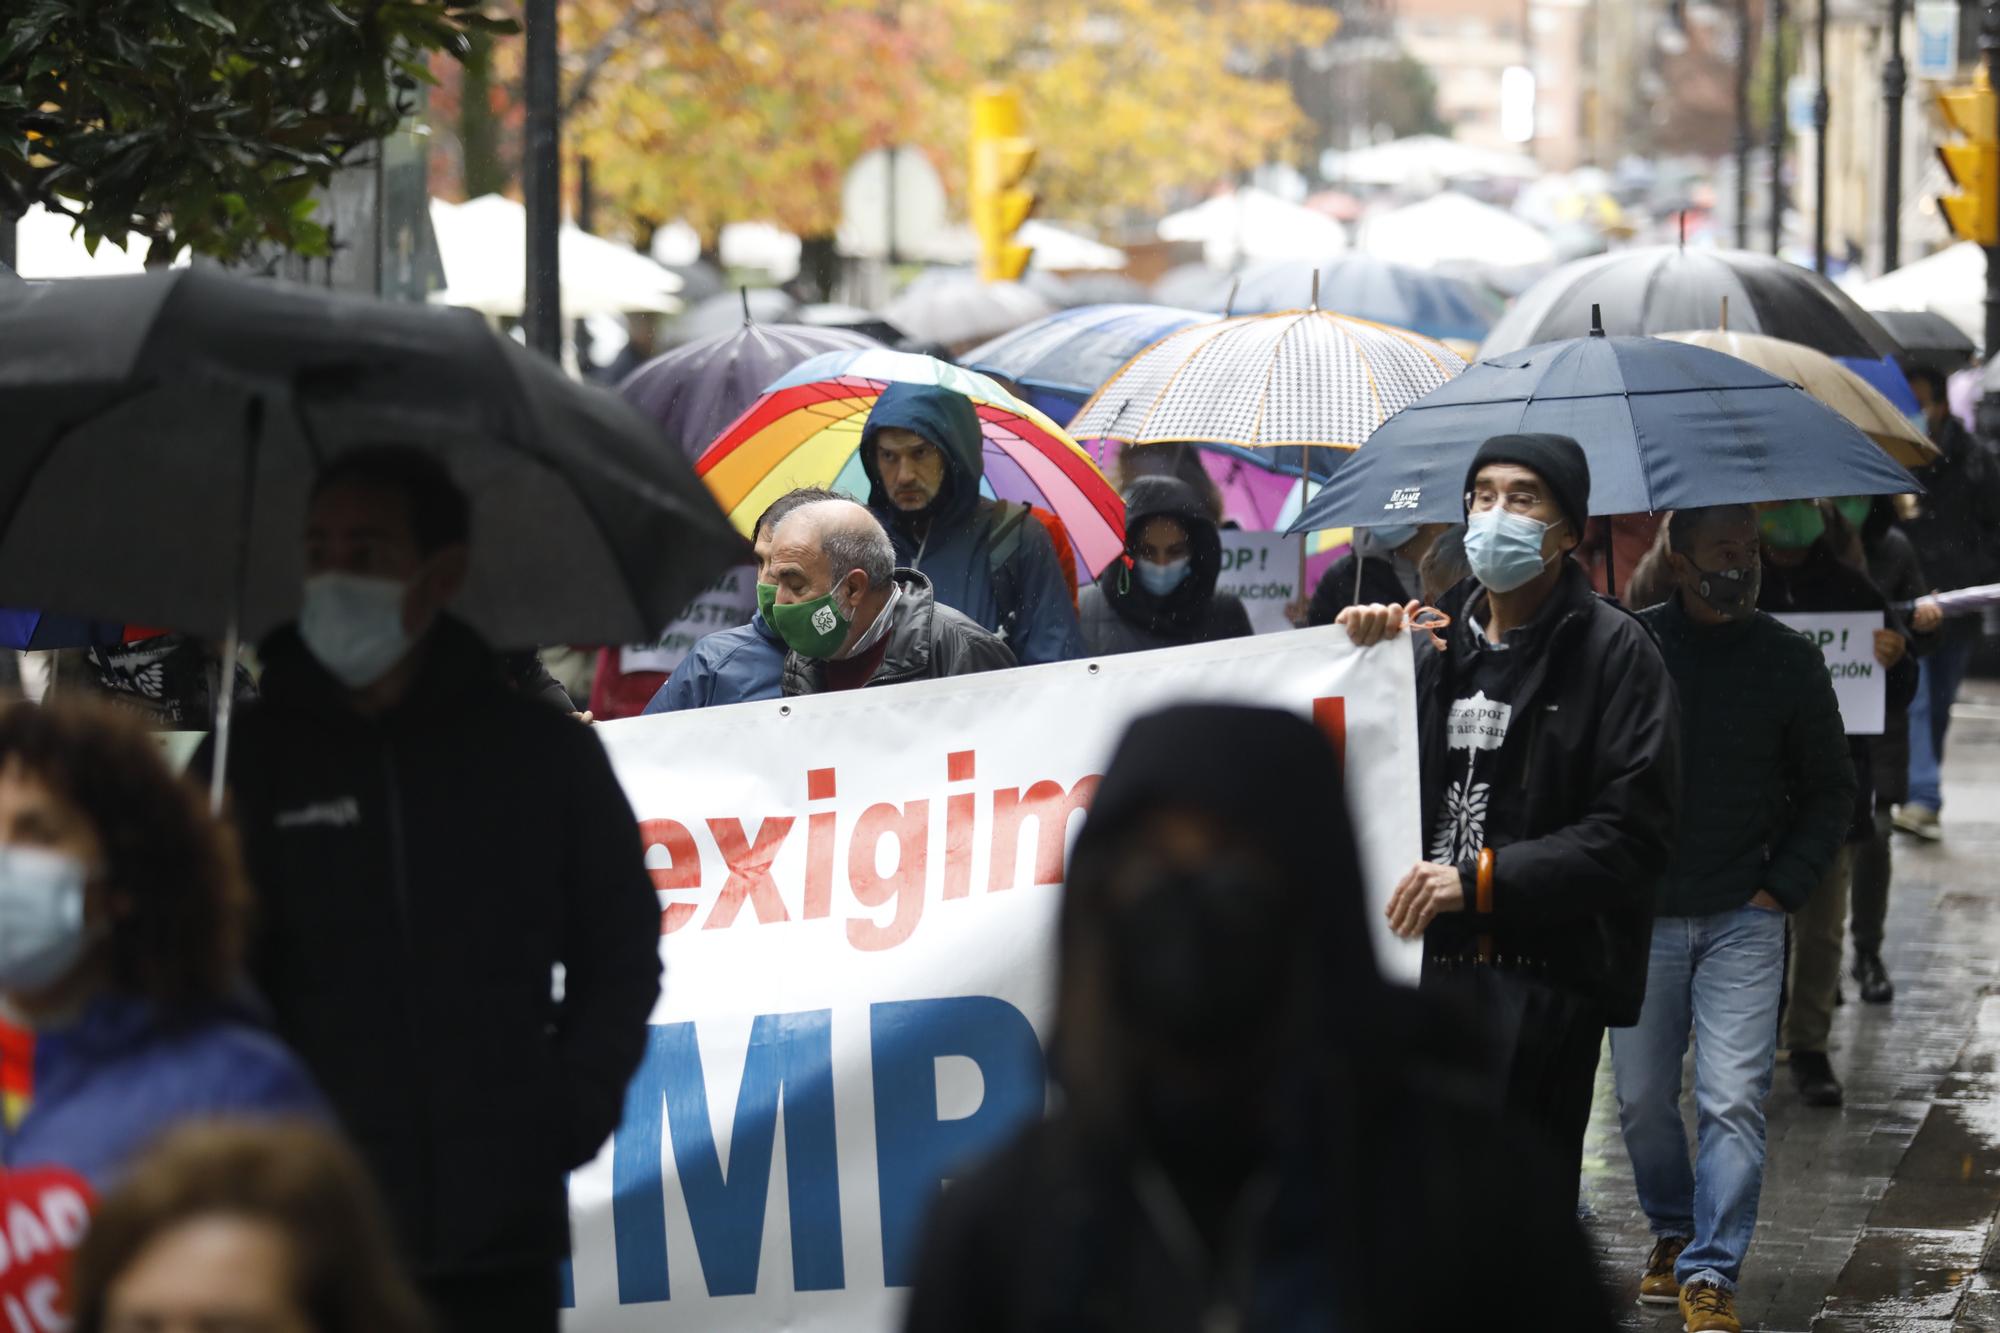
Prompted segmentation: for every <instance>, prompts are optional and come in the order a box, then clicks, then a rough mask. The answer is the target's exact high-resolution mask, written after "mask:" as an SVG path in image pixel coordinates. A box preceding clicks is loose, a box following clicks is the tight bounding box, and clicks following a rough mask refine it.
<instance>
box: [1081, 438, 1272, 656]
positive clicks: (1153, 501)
mask: <svg viewBox="0 0 2000 1333" xmlns="http://www.w3.org/2000/svg"><path fill="white" fill-rule="evenodd" d="M1152 518H1170V519H1172V520H1173V521H1174V522H1176V523H1178V524H1180V525H1181V527H1182V528H1183V529H1184V530H1185V531H1186V532H1187V534H1188V548H1189V549H1188V562H1189V563H1188V574H1187V578H1186V579H1184V580H1183V581H1182V582H1181V585H1180V586H1179V587H1178V588H1175V589H1174V590H1173V591H1172V592H1170V593H1168V594H1167V595H1166V596H1164V597H1156V596H1154V595H1153V594H1152V593H1150V592H1148V591H1147V590H1146V588H1145V586H1144V585H1143V584H1141V583H1140V582H1139V577H1138V575H1137V574H1136V573H1135V572H1134V571H1133V569H1132V568H1131V567H1130V566H1128V565H1127V564H1126V562H1125V559H1118V560H1114V561H1112V562H1111V563H1110V565H1108V566H1107V567H1106V568H1105V570H1104V573H1103V574H1101V575H1099V576H1098V579H1097V582H1095V583H1093V584H1091V585H1090V586H1089V587H1087V588H1085V589H1084V590H1083V595H1082V598H1081V600H1080V601H1079V603H1078V607H1077V609H1078V613H1079V617H1080V619H1081V620H1082V622H1083V641H1084V644H1085V646H1087V647H1088V648H1089V649H1090V651H1091V652H1093V653H1098V654H1105V653H1134V652H1140V651H1142V650H1144V649H1147V648H1171V647H1173V646H1174V645H1176V644H1183V643H1208V642H1211V641H1212V640H1215V639H1233V638H1240V637H1242V636H1243V635H1246V634H1248V633H1250V613H1249V612H1247V611H1245V610H1244V609H1243V603H1242V602H1240V601H1238V600H1237V598H1236V596H1235V595H1234V594H1233V593H1226V592H1220V593H1219V592H1217V591H1216V590H1215V581H1216V579H1217V578H1218V577H1220V575H1221V573H1222V535H1221V533H1219V532H1217V531H1216V527H1215V520H1214V519H1212V518H1210V517H1209V516H1208V511H1207V510H1205V509H1203V508H1202V504H1201V500H1200V498H1199V497H1197V496H1196V495H1195V493H1194V488H1193V487H1192V486H1189V485H1188V484H1187V483H1186V482H1184V481H1179V480H1176V479H1175V478H1173V477H1141V478H1139V480H1137V481H1135V482H1133V483H1132V486H1131V489H1130V490H1129V491H1127V492H1126V494H1125V542H1126V545H1125V555H1126V557H1127V558H1133V559H1136V556H1135V555H1134V552H1133V548H1134V547H1135V546H1136V545H1137V543H1138V540H1139V534H1140V533H1141V532H1143V531H1144V530H1145V527H1146V520H1148V519H1152Z"/></svg>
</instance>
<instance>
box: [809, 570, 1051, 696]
mask: <svg viewBox="0 0 2000 1333" xmlns="http://www.w3.org/2000/svg"><path fill="white" fill-rule="evenodd" d="M896 582H897V583H899V584H901V585H902V588H903V595H902V596H901V597H900V598H898V599H897V600H896V606H895V610H894V612H893V614H894V616H895V620H894V622H893V623H892V624H891V625H890V626H889V647H888V649H887V650H886V651H885V652H884V653H883V654H882V665H880V666H878V667H876V668H875V674H874V675H872V676H870V677H869V678H868V688H872V687H874V686H877V685H900V684H902V683H903V682H904V681H906V680H937V679H940V678H942V677H945V676H970V675H972V674H973V673H974V672H979V671H1001V670H1004V669H1006V668H1007V667H1011V666H1013V665H1015V662H1014V654H1013V653H1012V652H1010V651H1009V650H1008V648H1007V645H1006V644H1004V643H1002V642H1001V641H1000V639H999V638H998V637H997V636H995V635H992V634H988V633H987V632H986V631H985V630H983V629H981V628H980V627H979V626H978V625H977V624H976V623H975V622H974V621H973V620H972V619H971V618H970V617H967V616H963V615H960V614H959V613H958V612H956V611H954V610H952V609H951V608H950V607H948V606H944V605H942V604H940V603H939V602H938V601H937V599H936V598H934V597H932V596H931V582H930V580H929V579H927V578H925V577H924V576H923V575H922V574H919V573H918V572H917V571H916V570H914V569H899V570H897V571H896ZM825 688H826V664H825V663H824V662H821V661H819V660H817V659H815V658H811V657H803V656H801V655H799V654H798V653H794V652H787V653H786V654H785V679H784V691H785V695H786V697H788V698H789V697H790V696H792V695H796V694H818V693H820V692H821V691H822V690H824V689H825Z"/></svg>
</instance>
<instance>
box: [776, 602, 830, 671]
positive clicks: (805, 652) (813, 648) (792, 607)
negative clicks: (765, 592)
mask: <svg viewBox="0 0 2000 1333" xmlns="http://www.w3.org/2000/svg"><path fill="white" fill-rule="evenodd" d="M848 619H849V618H848V617H847V616H844V615H842V614H841V613H840V608H839V607H838V606H835V605H834V601H833V594H832V593H830V592H829V593H828V594H827V595H826V596H824V597H815V598H813V599H812V600H811V601H810V602H779V601H773V602H772V603H771V628H772V629H775V630H777V631H778V637H779V638H781V639H783V640H784V641H785V643H786V644H787V646H789V647H790V648H791V650H792V651H793V652H795V653H797V654H798V655H799V656H800V657H817V658H820V659H822V660H823V659H825V658H829V657H832V656H833V655H834V654H835V653H837V652H839V651H840V645H841V644H842V642H844V641H845V640H846V638H847V622H848Z"/></svg>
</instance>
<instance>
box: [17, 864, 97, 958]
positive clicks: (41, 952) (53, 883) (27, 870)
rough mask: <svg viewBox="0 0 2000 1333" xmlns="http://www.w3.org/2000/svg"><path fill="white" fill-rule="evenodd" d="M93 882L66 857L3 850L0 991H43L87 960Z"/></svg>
mask: <svg viewBox="0 0 2000 1333" xmlns="http://www.w3.org/2000/svg"><path fill="white" fill-rule="evenodd" d="M87 878H88V876H87V875H86V873H85V871H84V866H83V862H82V861H79V860H78V859H77V858H76V857H74V856H71V855H69V854H68V853H66V852H55V851H50V850H48V849H47V848H43V847H0V990H9V991H17V992H18V991H38V990H42V989H44V988H46V987H48V986H51V985H53V984H55V983H56V982H58V981H61V980H62V979H63V977H64V976H65V975H67V974H68V973H69V971H70V969H71V968H73V967H75V966H76V963H77V960H78V959H80V958H81V957H83V952H84V948H85V946H86V945H87V944H88V943H89V942H90V937H89V934H88V932H86V931H85V929H84V924H83V886H84V881H85V880H86V879H87Z"/></svg>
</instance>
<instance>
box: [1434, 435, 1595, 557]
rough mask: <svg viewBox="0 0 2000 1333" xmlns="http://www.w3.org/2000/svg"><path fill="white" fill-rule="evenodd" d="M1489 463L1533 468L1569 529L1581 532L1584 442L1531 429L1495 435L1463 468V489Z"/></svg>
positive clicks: (1585, 510) (1586, 474)
mask: <svg viewBox="0 0 2000 1333" xmlns="http://www.w3.org/2000/svg"><path fill="white" fill-rule="evenodd" d="M1488 463H1516V464H1519V465H1520V466H1521V467H1524V468H1529V469H1532V470H1533V472H1534V474H1535V475H1536V476H1538V477H1540V478H1541V479H1542V484H1543V485H1545V486H1547V487H1548V488H1549V494H1550V495H1551V496H1553V497H1554V499H1555V502H1556V508H1558V509H1560V510H1562V512H1563V517H1564V518H1566V519H1568V520H1569V526H1570V531H1571V532H1574V533H1575V534H1576V535H1577V537H1578V538H1579V539H1581V538H1582V536H1583V524H1584V520H1585V519H1587V518H1589V517H1590V460H1589V459H1587V458H1585V457H1584V456H1583V446H1582V445H1580V444H1578V443H1577V442H1576V441H1575V440H1572V439H1571V438H1570V437H1569V436H1567V435H1551V434H1547V433H1543V432H1539V431H1530V432H1527V433H1525V434H1520V435H1495V436H1494V437H1493V438H1492V439H1490V440H1488V441H1487V442H1486V443H1484V444H1482V445H1480V446H1479V452H1478V453H1476V454H1474V455H1473V456H1472V466H1471V467H1469V468H1467V469H1466V470H1465V490H1466V493H1467V494H1468V495H1469V494H1471V493H1472V479H1473V478H1474V477H1477V476H1478V475H1479V469H1481V468H1483V467H1485V466H1486V465H1487V464H1488Z"/></svg>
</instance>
